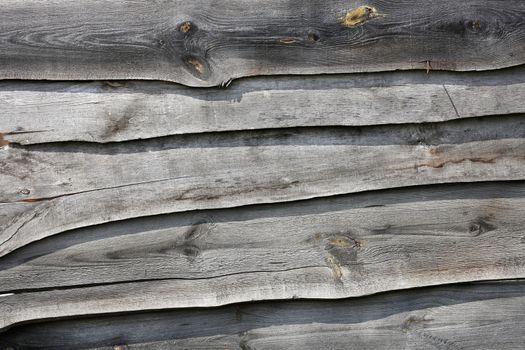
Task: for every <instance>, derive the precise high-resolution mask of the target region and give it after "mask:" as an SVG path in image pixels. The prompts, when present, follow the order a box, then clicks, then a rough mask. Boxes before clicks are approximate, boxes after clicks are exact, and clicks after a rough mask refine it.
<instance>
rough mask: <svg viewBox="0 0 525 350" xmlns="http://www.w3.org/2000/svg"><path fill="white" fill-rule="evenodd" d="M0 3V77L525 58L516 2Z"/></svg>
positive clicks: (331, 68) (461, 64)
mask: <svg viewBox="0 0 525 350" xmlns="http://www.w3.org/2000/svg"><path fill="white" fill-rule="evenodd" d="M363 6H366V7H363ZM0 7H1V8H2V11H1V13H0V78H4V79H60V80H68V79H73V80H84V79H87V80H92V79H104V80H106V79H160V80H169V81H175V82H179V83H183V84H187V85H192V86H213V85H219V84H224V83H225V82H228V81H229V80H230V79H232V78H238V77H243V76H253V75H268V74H316V73H351V72H367V71H382V70H396V69H438V70H441V69H444V70H491V69H497V68H504V67H509V66H515V65H519V64H524V63H525V2H524V1H522V0H505V1H501V0H483V1H480V0H463V1H455V0H443V1H435V0H410V1H409V0H404V1H389V0H370V1H367V2H366V3H363V2H361V1H355V0H348V1H336V0H310V1H303V0H286V1H283V0H263V1H260V0H229V1H227V2H220V3H217V2H215V1H210V0H193V1H182V0H170V1H167V0H156V1H150V0H135V1H129V0H128V1H126V0H113V1H107V0H83V1H64V0H58V1H52V2H51V1H39V0H25V1H19V0H2V1H0Z"/></svg>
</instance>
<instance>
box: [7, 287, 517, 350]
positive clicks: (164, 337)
mask: <svg viewBox="0 0 525 350" xmlns="http://www.w3.org/2000/svg"><path fill="white" fill-rule="evenodd" d="M524 296H525V280H513V281H484V282H482V283H461V284H451V285H443V286H434V287H423V288H413V289H406V290H402V291H390V292H382V293H378V294H375V295H370V296H365V297H360V298H348V299H341V300H315V299H312V300H293V301H288V300H281V301H254V302H245V303H238V304H232V305H226V306H220V307H213V308H182V309H174V310H157V311H142V312H127V313H116V314H103V315H92V316H87V317H77V318H59V319H49V320H43V321H38V322H26V323H23V324H18V325H15V326H13V327H11V328H9V329H7V330H4V331H3V332H2V333H0V339H1V340H0V345H2V346H4V347H6V346H13V347H15V348H16V349H42V348H46V349H49V348H54V349H66V348H67V349H71V348H75V349H79V348H88V347H102V346H108V347H109V346H111V347H113V346H115V345H118V344H123V345H127V344H129V345H132V344H139V343H146V342H162V341H169V340H176V339H180V340H182V339H191V338H198V337H204V338H206V339H209V340H210V341H213V337H214V336H219V335H221V336H227V335H231V336H234V337H235V338H236V341H237V342H242V341H243V339H244V340H245V341H246V340H249V339H250V330H256V329H264V328H268V327H274V328H278V327H281V326H282V327H284V326H294V325H296V326H299V325H307V324H312V323H315V324H323V325H326V326H329V325H347V326H348V327H350V328H348V329H347V331H349V330H350V329H352V327H354V328H357V329H358V328H359V324H360V323H365V322H369V324H370V325H371V326H369V327H373V326H372V324H373V323H370V322H372V321H382V320H383V321H386V320H388V319H389V318H392V317H396V315H398V314H399V315H400V316H399V317H397V318H396V319H395V320H394V321H393V322H391V323H390V324H388V323H387V324H384V325H382V326H379V327H388V328H387V329H388V330H389V331H391V332H393V333H392V335H393V334H394V333H398V334H403V333H407V332H414V331H416V330H417V329H419V328H420V327H422V328H426V331H427V332H432V328H433V327H434V326H435V327H442V326H443V324H442V323H440V322H439V319H438V320H434V319H426V320H425V324H423V325H421V324H419V323H420V322H419V320H424V319H425V318H424V317H423V316H424V315H425V314H426V313H427V312H425V310H427V309H434V310H437V309H439V308H447V307H450V309H449V311H448V314H449V315H454V314H455V312H454V310H455V307H459V306H461V305H468V304H469V303H470V304H472V303H476V302H484V301H486V302H489V301H496V300H506V299H508V300H511V299H514V300H516V301H515V302H516V303H517V304H514V305H515V308H514V309H516V308H519V307H521V306H522V303H523V301H518V298H523V297H524ZM490 305H491V303H488V304H487V308H486V309H481V310H480V309H477V310H478V311H483V312H484V313H486V314H487V315H488V313H490V308H491V306H490ZM433 314H434V315H435V316H434V318H435V317H438V315H437V314H436V312H435V311H434V312H433ZM475 315H477V316H476V317H478V318H477V321H478V322H480V324H479V326H483V319H479V317H480V314H479V313H476V314H475ZM496 315H497V314H494V315H493V316H492V317H490V318H492V319H495V318H497V316H496ZM461 319H462V320H465V319H469V316H468V314H465V315H462V317H461ZM434 321H437V322H434ZM471 322H476V319H475V318H472V319H471ZM511 322H512V321H511ZM462 323H463V322H461V321H460V322H459V323H458V324H457V325H455V326H456V327H458V326H460V325H461V324H462ZM469 325H470V326H469V327H468V328H469V329H470V330H472V329H475V327H472V324H469ZM466 330H467V329H465V331H466ZM376 331H380V328H377V329H376ZM293 332H296V331H294V330H293V328H290V330H289V331H288V333H289V334H293ZM315 332H320V330H316V331H315ZM429 334H432V333H429ZM318 336H322V333H319V334H318ZM367 336H368V337H370V335H367ZM256 338H257V337H256V336H255V335H254V338H251V339H256ZM327 339H328V338H327ZM479 339H480V341H483V337H480V338H479ZM485 341H488V340H487V339H485ZM219 344H220V342H219Z"/></svg>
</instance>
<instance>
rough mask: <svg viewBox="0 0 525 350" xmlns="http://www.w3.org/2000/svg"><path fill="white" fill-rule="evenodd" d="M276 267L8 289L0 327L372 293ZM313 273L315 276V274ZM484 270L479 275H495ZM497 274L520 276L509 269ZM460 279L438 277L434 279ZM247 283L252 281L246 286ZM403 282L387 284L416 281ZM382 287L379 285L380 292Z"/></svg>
mask: <svg viewBox="0 0 525 350" xmlns="http://www.w3.org/2000/svg"><path fill="white" fill-rule="evenodd" d="M298 272H299V271H283V272H280V273H273V274H272V276H271V280H272V283H270V284H267V285H264V286H259V285H258V281H259V279H260V277H259V276H258V275H256V274H255V275H252V274H245V275H238V276H237V275H233V276H228V277H221V278H214V279H204V280H191V281H190V280H162V281H153V282H136V283H122V284H116V285H102V286H94V287H84V288H76V289H60V290H50V291H44V292H29V293H20V294H14V295H7V296H3V297H1V298H0V330H2V329H4V328H7V327H11V326H13V325H15V324H18V323H21V322H28V321H36V320H44V319H53V318H62V317H79V316H87V315H96V314H105V313H106V314H108V313H122V312H132V311H150V310H162V309H169V308H186V307H209V306H219V305H226V304H232V303H237V302H247V301H252V300H275V299H278V300H281V299H292V298H308V299H337V298H346V297H352V296H363V295H367V294H370V291H369V290H367V286H366V285H362V286H357V285H354V286H353V287H347V286H345V285H344V284H343V285H337V284H334V283H333V278H334V277H333V273H332V271H331V269H330V268H327V267H310V268H306V269H303V270H302V271H301V272H302V273H298ZM312 276H314V277H312ZM493 278H494V275H493V274H491V273H481V274H480V275H479V279H487V280H489V279H493ZM496 278H500V279H502V278H503V279H504V278H516V276H515V275H513V274H511V273H509V272H507V273H506V274H505V273H501V274H497V277H496ZM450 282H461V280H454V279H450V278H446V277H436V278H435V284H443V283H450ZM247 286H249V287H247ZM418 286H419V284H418V283H416V284H411V283H403V284H398V285H397V286H390V287H391V288H389V290H394V289H404V288H411V287H418ZM381 291H382V290H375V292H381Z"/></svg>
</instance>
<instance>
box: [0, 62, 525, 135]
mask: <svg viewBox="0 0 525 350" xmlns="http://www.w3.org/2000/svg"><path fill="white" fill-rule="evenodd" d="M523 96H525V66H520V67H517V68H511V69H506V70H501V71H489V72H476V73H447V72H432V74H429V75H426V74H424V73H419V72H389V73H376V74H371V75H370V74H356V75H354V76H352V78H351V79H349V78H348V77H347V76H343V75H327V76H314V77H310V78H304V77H293V76H292V77H290V76H288V77H272V78H254V79H245V80H241V81H239V82H235V83H233V84H232V85H231V86H230V87H229V88H228V89H219V88H213V89H209V90H204V89H192V88H188V87H184V86H181V85H176V84H168V83H158V82H135V81H128V82H126V81H121V82H84V83H82V82H74V83H65V82H54V83H53V82H46V83H41V82H40V83H34V82H33V83H31V82H11V81H10V82H3V83H0V115H3V118H2V119H1V120H0V132H1V133H3V134H4V139H5V140H7V141H9V142H14V143H22V144H33V143H42V142H57V141H93V142H109V141H125V140H133V139H143V138H152V137H159V136H166V135H174V134H184V133H201V132H214V131H232V130H249V129H264V128H287V127H305V126H334V125H343V126H355V125H378V124H399V123H422V122H439V121H446V120H452V119H459V118H470V117H477V116H487V115H498V114H516V113H525V105H524V103H523Z"/></svg>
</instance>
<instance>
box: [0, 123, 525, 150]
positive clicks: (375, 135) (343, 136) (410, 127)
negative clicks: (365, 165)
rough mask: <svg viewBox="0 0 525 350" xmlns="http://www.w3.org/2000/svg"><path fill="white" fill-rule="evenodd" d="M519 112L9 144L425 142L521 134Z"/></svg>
mask: <svg viewBox="0 0 525 350" xmlns="http://www.w3.org/2000/svg"><path fill="white" fill-rule="evenodd" d="M524 116H525V115H524V114H521V113H519V114H506V115H495V116H483V117H473V118H465V119H460V120H451V121H446V122H435V123H419V124H414V123H411V124H385V125H373V126H323V127H294V128H278V129H259V130H240V131H223V132H206V133H196V134H184V135H170V136H162V137H156V138H150V139H141V140H130V141H121V142H108V143H104V144H101V143H92V142H79V141H67V142H55V143H41V144H33V145H19V144H14V143H11V145H10V147H12V148H16V149H21V150H27V151H31V152H56V151H58V150H59V151H60V152H65V153H70V152H71V153H92V154H128V153H141V152H155V151H157V150H167V149H178V148H180V149H188V148H215V147H218V148H222V147H256V146H260V147H262V146H282V145H319V146H322V145H356V146H374V145H428V146H439V145H442V144H461V143H468V142H475V141H485V140H500V139H512V138H524V137H525V118H524Z"/></svg>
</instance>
